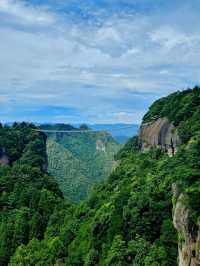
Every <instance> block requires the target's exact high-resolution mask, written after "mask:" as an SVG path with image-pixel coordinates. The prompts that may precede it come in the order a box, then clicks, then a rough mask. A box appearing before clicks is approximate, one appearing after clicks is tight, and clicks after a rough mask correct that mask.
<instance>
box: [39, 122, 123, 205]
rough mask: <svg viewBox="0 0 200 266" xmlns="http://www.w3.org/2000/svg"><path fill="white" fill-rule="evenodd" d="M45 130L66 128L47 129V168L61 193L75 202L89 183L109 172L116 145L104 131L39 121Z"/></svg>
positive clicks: (85, 194)
mask: <svg viewBox="0 0 200 266" xmlns="http://www.w3.org/2000/svg"><path fill="white" fill-rule="evenodd" d="M41 128H42V129H46V130H61V131H62V130H68V132H66V133H64V132H60V133H59V132H58V133H46V134H47V155H48V171H49V173H50V174H51V175H52V176H54V177H55V178H56V180H57V181H58V184H59V186H60V189H61V190H62V192H63V194H64V196H65V197H66V198H68V199H70V200H72V201H74V202H78V201H80V200H82V199H84V198H86V196H87V195H88V193H89V191H90V190H91V188H92V186H93V185H94V184H96V183H97V182H100V181H101V180H104V179H105V178H106V177H108V176H109V174H110V173H111V171H112V169H113V168H114V167H115V165H116V162H115V160H114V155H115V154H116V153H117V151H119V149H120V147H121V145H119V144H118V143H117V142H116V141H115V140H114V139H113V138H112V137H111V135H110V134H109V133H107V132H106V131H99V132H90V131H88V130H89V129H88V128H87V126H86V125H85V126H83V125H82V126H81V128H82V130H80V128H79V129H77V128H75V127H73V126H70V125H64V124H57V125H56V124H55V125H42V126H41Z"/></svg>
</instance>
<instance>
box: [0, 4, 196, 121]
mask: <svg viewBox="0 0 200 266" xmlns="http://www.w3.org/2000/svg"><path fill="white" fill-rule="evenodd" d="M64 2H66V3H64ZM156 3H157V4H155V1H151V0H150V1H147V0H140V1H138V0H137V1H133V0H132V1H129V0H121V1H118V0H108V1H103V0H102V1H100V0H99V1H97V0H96V1H92V0H89V1H87V4H86V1H81V0H73V1H72V0H69V1H61V0H60V1H58V0H57V1H50V0H49V1H48V0H46V1H44V0H43V1H37V0H34V1H33V0H32V1H21V0H1V1H0V21H1V24H0V36H1V42H0V104H1V106H2V108H1V110H0V116H1V120H3V121H13V120H29V121H30V120H32V121H38V122H66V123H67V122H73V123H79V122H89V123H92V122H99V123H100V122H103V123H106V122H107V123H111V122H132V123H134V122H135V123H136V122H140V120H141V118H142V116H143V114H144V112H145V111H146V110H147V108H148V106H149V104H151V103H152V101H154V100H155V99H156V98H158V97H160V96H163V95H166V94H168V93H170V92H172V91H175V90H177V89H183V88H187V87H189V86H193V85H196V84H199V81H200V75H199V64H200V63H199V62H200V60H199V59H200V52H199V51H200V29H199V27H198V19H199V18H198V16H199V15H198V13H197V10H198V8H199V7H200V4H198V1H192V3H191V1H184V3H183V2H182V1H171V0H169V1H167V4H165V5H163V1H161V0H160V1H156Z"/></svg>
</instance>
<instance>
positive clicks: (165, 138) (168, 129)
mask: <svg viewBox="0 0 200 266" xmlns="http://www.w3.org/2000/svg"><path fill="white" fill-rule="evenodd" d="M139 142H140V147H141V150H142V151H146V150H149V149H150V148H152V147H160V148H161V149H163V150H165V151H166V152H167V153H168V154H169V156H173V155H174V154H175V153H176V151H177V143H178V142H179V137H178V133H177V129H176V127H175V126H174V125H173V123H171V122H169V120H168V119H167V118H166V117H164V118H159V119H157V120H155V121H153V122H149V123H143V124H142V126H141V128H140V134H139Z"/></svg>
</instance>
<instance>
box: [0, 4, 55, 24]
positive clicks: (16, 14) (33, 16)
mask: <svg viewBox="0 0 200 266" xmlns="http://www.w3.org/2000/svg"><path fill="white" fill-rule="evenodd" d="M0 14H4V15H5V16H9V17H8V18H9V19H10V20H11V21H12V20H13V21H15V23H21V24H24V25H27V24H33V25H51V24H53V23H55V21H56V17H55V16H54V15H53V14H52V13H50V12H49V11H48V10H47V9H45V8H43V9H41V8H37V7H33V6H31V5H28V4H27V2H24V1H20V0H1V1H0Z"/></svg>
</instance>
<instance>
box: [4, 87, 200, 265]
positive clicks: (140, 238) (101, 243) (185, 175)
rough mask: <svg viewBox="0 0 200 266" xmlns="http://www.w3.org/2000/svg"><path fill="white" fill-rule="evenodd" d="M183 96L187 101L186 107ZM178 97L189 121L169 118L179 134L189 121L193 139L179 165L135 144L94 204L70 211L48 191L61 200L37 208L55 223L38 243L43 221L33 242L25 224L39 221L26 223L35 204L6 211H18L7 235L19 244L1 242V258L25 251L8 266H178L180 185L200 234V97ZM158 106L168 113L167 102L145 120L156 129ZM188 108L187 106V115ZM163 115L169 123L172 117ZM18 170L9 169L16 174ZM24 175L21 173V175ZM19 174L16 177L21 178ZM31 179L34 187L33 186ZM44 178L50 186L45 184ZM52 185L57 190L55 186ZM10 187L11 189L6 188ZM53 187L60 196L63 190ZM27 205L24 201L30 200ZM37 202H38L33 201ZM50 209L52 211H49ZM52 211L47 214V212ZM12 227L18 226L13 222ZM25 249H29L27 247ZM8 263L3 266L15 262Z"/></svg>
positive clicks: (193, 93) (94, 195)
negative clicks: (175, 189)
mask: <svg viewBox="0 0 200 266" xmlns="http://www.w3.org/2000/svg"><path fill="white" fill-rule="evenodd" d="M174 95H176V94H172V95H171V96H169V97H167V99H168V101H169V105H170V110H171V109H172V110H173V108H177V101H176V97H175V96H174ZM184 95H187V100H185V96H184ZM177 97H178V99H179V101H178V104H179V105H180V106H182V110H185V112H186V113H185V114H184V113H182V116H181V117H182V118H181V119H182V120H176V119H177V117H176V119H175V118H174V120H173V117H172V116H171V114H170V112H169V113H168V114H169V119H170V120H171V121H173V122H174V123H175V124H176V125H177V126H178V127H179V126H180V125H181V124H182V125H186V124H187V123H189V122H188V121H190V123H192V124H190V128H192V129H191V134H192V135H191V137H190V138H189V139H182V143H181V144H180V146H179V147H178V152H177V153H176V154H175V155H174V156H173V157H168V155H167V154H165V153H164V152H163V151H162V150H160V149H152V150H150V151H148V152H146V153H141V152H140V150H139V148H138V140H137V138H136V137H134V138H132V139H131V140H130V141H129V142H128V143H127V144H126V145H125V146H124V147H123V149H122V150H121V151H120V152H119V153H118V154H117V155H116V159H118V161H119V165H118V167H117V168H116V169H115V170H114V171H113V172H112V174H111V175H110V177H109V179H108V180H107V181H103V182H102V183H101V184H99V185H97V186H96V187H95V188H94V189H93V191H92V192H91V193H90V196H89V198H88V199H87V200H84V201H82V202H81V203H80V204H78V205H76V206H70V205H69V204H67V203H65V199H62V197H61V195H60V192H59V190H57V189H56V191H55V190H53V191H55V192H52V186H51V185H50V186H49V187H48V188H46V189H47V190H48V195H49V193H50V194H51V195H52V193H53V195H54V197H55V198H53V199H52V197H50V196H49V197H45V196H43V197H42V200H41V201H39V203H38V205H37V204H36V206H37V211H38V209H39V210H40V208H44V209H45V213H46V211H47V210H48V211H49V212H48V215H46V214H45V217H47V218H46V219H45V221H47V220H48V225H47V226H46V224H47V223H45V226H44V227H42V228H43V230H42V233H40V234H39V235H37V233H35V232H38V231H37V230H38V229H37V228H38V227H37V223H39V221H41V220H42V221H43V219H41V220H40V219H39V218H38V217H37V216H36V217H35V218H34V221H35V222H34V225H35V226H34V228H35V231H34V230H33V229H32V230H31V232H32V233H31V235H30V234H29V237H28V238H27V237H26V236H27V235H28V233H27V231H28V229H26V228H28V227H30V224H31V223H30V222H29V221H28V222H27V221H26V220H25V218H24V217H32V216H31V214H29V215H27V208H28V209H30V211H32V212H31V213H34V210H35V209H34V207H32V205H30V203H29V204H27V202H29V201H27V200H25V202H26V205H25V207H26V208H25V209H24V208H23V209H22V208H21V206H24V205H23V204H24V203H23V204H22V203H20V205H19V207H17V206H14V207H13V208H14V210H10V209H7V208H2V212H7V213H8V214H9V215H11V214H10V212H12V211H13V212H14V211H17V214H18V215H17V216H15V219H14V225H15V226H14V228H13V229H12V230H7V234H10V232H13V238H12V237H11V238H10V236H9V235H7V237H4V240H1V241H0V244H1V247H3V248H4V250H3V249H2V250H1V254H4V253H6V250H8V251H9V252H10V250H12V252H10V255H12V254H13V252H14V248H13V249H10V248H7V247H9V245H11V243H13V239H14V242H15V243H17V244H16V246H15V247H17V246H18V248H17V250H16V252H15V254H14V256H12V257H11V260H10V264H9V265H11V266H18V265H20V266H29V265H32V266H40V265H43V266H45V265H46V266H47V265H59V266H64V265H66V266H76V265H77V266H94V265H98V266H174V265H177V250H178V248H177V244H178V239H180V238H181V236H177V234H176V231H175V229H174V227H173V223H172V212H173V204H175V202H174V201H175V199H174V198H173V194H172V185H173V184H175V183H176V184H177V185H178V187H179V190H180V191H181V192H184V193H185V194H186V195H187V196H188V202H187V204H188V208H189V209H190V229H191V230H192V234H193V235H195V234H197V232H198V230H199V221H200V208H199V206H200V160H199V159H200V123H199V120H198V119H197V120H195V119H192V117H194V116H195V113H196V112H198V109H200V104H199V105H198V106H197V105H196V102H197V101H198V99H199V97H200V89H197V88H195V89H194V90H188V91H186V92H179V93H177ZM191 99H193V100H191ZM188 101H189V102H190V104H191V109H192V110H193V111H192V112H191V113H190V116H188V114H187V111H188V110H190V108H189V107H187V108H186V106H188ZM193 101H194V102H193ZM161 102H162V104H161ZM172 102H174V105H173V104H172ZM157 104H158V105H159V108H160V110H162V108H164V107H163V105H164V106H165V108H167V101H166V98H164V99H163V100H161V101H160V102H157V103H156V104H154V105H153V106H154V107H151V108H150V111H149V113H147V115H146V116H145V118H144V120H145V121H150V120H152V119H153V117H154V118H155V117H156V116H158V113H157V112H158V111H156V110H158V109H159V108H158V107H156V105H157ZM184 105H186V106H185V108H184ZM178 110H179V109H177V113H178ZM162 115H163V116H167V113H165V114H164V113H163V114H162ZM177 115H178V114H177ZM191 119H192V120H191ZM180 129H181V126H180ZM38 137H39V139H40V138H41V135H39V134H38ZM22 157H23V156H22ZM12 167H14V165H13V166H12ZM12 167H10V168H11V169H12ZM18 167H19V165H18V166H17V169H18ZM8 168H9V167H8ZM8 168H7V167H5V168H2V169H4V170H3V171H4V180H10V182H11V184H13V185H14V186H17V185H18V182H19V180H21V177H20V178H19V180H17V182H15V179H13V177H11V174H10V173H9V172H7V171H9V170H8ZM10 168H9V169H10ZM39 168H41V165H40V167H39ZM17 169H15V172H14V173H15V175H16V171H17ZM20 169H21V168H20ZM20 171H21V170H20ZM38 171H39V170H38ZM40 171H41V170H40ZM30 173H31V176H32V178H33V177H35V172H34V171H33V169H32V168H31V171H30ZM22 177H23V176H22ZM25 178H26V179H28V180H29V178H28V177H27V175H25V177H24V178H22V180H26V179H25ZM32 178H30V179H31V180H32ZM41 178H42V180H43V178H44V177H41ZM48 178H49V177H48ZM6 182H7V181H6ZM20 182H22V181H20ZM26 182H29V181H26ZM34 182H35V183H33V182H32V183H31V189H32V188H33V187H34V186H36V187H37V188H38V193H39V195H40V193H41V190H40V187H41V186H42V185H41V184H43V183H42V181H41V182H39V184H40V185H39V184H38V183H37V178H35V179H34ZM52 182H53V181H52ZM2 183H3V182H1V184H2ZM28 184H29V183H28ZM50 184H52V183H51V182H50ZM13 185H12V186H13ZM3 187H7V186H5V185H3ZM53 187H54V189H55V187H56V186H53ZM56 188H57V187H56ZM42 190H43V189H42ZM12 191H13V190H12ZM32 194H33V193H31V195H32ZM2 195H4V193H2ZM17 195H18V192H16V197H17ZM19 195H21V193H19ZM26 195H27V198H28V199H29V197H31V196H30V193H29V192H27V194H26ZM34 195H35V193H34ZM10 197H11V196H10ZM27 198H26V197H25V199H27ZM35 198H37V197H35V196H34V199H35ZM12 199H13V197H11V198H10V200H9V201H8V202H9V203H10V202H13V201H12ZM54 199H55V200H54ZM45 200H46V201H45ZM2 202H4V201H2ZM61 202H62V203H61ZM50 204H52V206H53V207H50V208H49V206H50ZM47 205H48V209H46V208H47ZM34 206H35V205H34ZM18 209H20V212H18ZM50 212H51V214H50ZM42 214H43V212H42ZM3 217H5V215H2V219H3ZM26 219H27V218H26ZM32 219H33V218H32ZM32 219H31V220H32ZM22 221H23V222H22ZM1 223H2V222H1ZM2 224H3V223H2ZM11 224H12V225H13V222H11ZM8 225H9V223H5V224H4V228H6V226H8ZM5 231H6V230H5V229H2V231H1V232H2V233H1V235H4V232H5ZM24 239H26V241H24ZM2 243H3V244H2ZM21 243H22V245H20V244H21ZM10 255H9V256H10ZM1 256H2V255H1ZM9 256H7V260H6V261H4V264H5V263H6V262H7V261H8V259H9Z"/></svg>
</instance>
